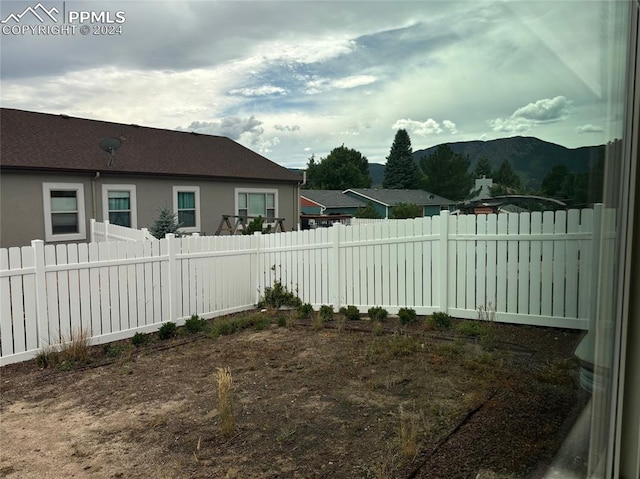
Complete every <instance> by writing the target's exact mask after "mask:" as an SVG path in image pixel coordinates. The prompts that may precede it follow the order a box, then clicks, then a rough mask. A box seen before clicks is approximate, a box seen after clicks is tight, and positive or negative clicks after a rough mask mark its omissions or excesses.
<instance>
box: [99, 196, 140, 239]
mask: <svg viewBox="0 0 640 479" xmlns="http://www.w3.org/2000/svg"><path fill="white" fill-rule="evenodd" d="M109 191H128V192H129V199H130V200H131V204H130V207H131V228H134V229H137V228H138V213H137V211H138V203H137V201H136V185H102V220H103V221H107V220H108V219H109Z"/></svg>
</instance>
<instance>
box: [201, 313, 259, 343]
mask: <svg viewBox="0 0 640 479" xmlns="http://www.w3.org/2000/svg"><path fill="white" fill-rule="evenodd" d="M270 324H271V319H270V318H269V316H267V315H266V314H262V313H259V314H252V315H250V316H243V317H239V318H222V319H218V320H216V321H214V322H213V323H212V324H211V329H210V331H209V335H210V336H211V337H212V338H218V337H220V336H229V335H231V334H234V333H237V332H239V331H242V330H244V329H249V328H253V329H254V330H255V331H262V330H264V329H266V328H267V327H269V325H270Z"/></svg>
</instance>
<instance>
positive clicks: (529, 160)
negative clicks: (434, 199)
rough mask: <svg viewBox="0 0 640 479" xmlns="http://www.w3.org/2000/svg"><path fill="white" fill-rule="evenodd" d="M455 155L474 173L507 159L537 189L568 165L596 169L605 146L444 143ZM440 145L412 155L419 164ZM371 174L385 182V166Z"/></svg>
mask: <svg viewBox="0 0 640 479" xmlns="http://www.w3.org/2000/svg"><path fill="white" fill-rule="evenodd" d="M443 144H446V145H449V147H450V148H451V149H452V150H453V151H454V152H455V153H460V154H462V155H468V156H469V159H470V160H471V170H473V168H475V165H476V163H477V162H478V160H479V159H480V158H483V157H486V158H488V159H489V162H490V163H491V168H492V169H493V170H497V169H498V168H499V167H500V165H501V164H502V162H503V161H504V160H509V162H510V163H511V166H512V168H513V169H514V170H515V171H516V173H517V174H518V175H520V178H521V179H522V182H523V184H524V185H525V186H526V187H527V188H532V189H535V188H538V187H539V186H540V184H541V183H542V179H543V178H544V177H545V176H546V175H547V173H549V171H550V170H551V169H552V168H553V167H554V166H557V165H563V166H566V167H567V169H569V170H570V171H573V172H575V173H583V172H585V171H587V170H589V169H590V168H591V167H593V166H594V165H595V164H596V162H597V160H598V159H599V158H601V157H602V156H603V155H604V152H605V146H606V145H597V146H583V147H580V148H566V147H564V146H562V145H557V144H555V143H549V142H547V141H543V140H540V139H539V138H535V137H528V136H514V137H511V138H499V139H496V140H488V141H482V140H474V141H461V142H454V143H443ZM438 146H440V145H436V146H433V147H431V148H425V149H422V150H416V151H414V152H413V159H414V160H415V161H416V162H417V163H420V159H421V158H422V157H423V156H429V155H431V153H433V152H435V150H436V149H437V148H438ZM369 172H370V173H371V177H372V179H373V184H374V185H381V184H382V180H383V179H384V165H383V164H380V163H369Z"/></svg>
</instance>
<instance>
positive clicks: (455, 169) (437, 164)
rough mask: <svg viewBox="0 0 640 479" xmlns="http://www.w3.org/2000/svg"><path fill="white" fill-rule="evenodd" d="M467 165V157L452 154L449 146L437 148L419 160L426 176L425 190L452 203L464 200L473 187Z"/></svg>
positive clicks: (468, 161) (468, 162)
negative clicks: (452, 201)
mask: <svg viewBox="0 0 640 479" xmlns="http://www.w3.org/2000/svg"><path fill="white" fill-rule="evenodd" d="M469 164H470V160H469V157H468V156H464V155H461V154H459V153H454V152H453V150H452V149H451V147H449V145H440V146H438V148H436V151H435V152H433V153H432V154H431V155H429V156H428V157H426V156H424V157H422V159H421V160H420V166H421V167H422V171H423V172H424V174H425V175H426V176H427V180H426V182H425V186H426V190H427V191H428V192H430V193H435V194H436V195H440V196H442V197H444V198H448V199H451V200H454V201H461V200H463V199H465V198H466V197H467V196H468V195H469V192H470V191H471V188H473V185H474V180H473V177H472V176H471V175H470V174H469Z"/></svg>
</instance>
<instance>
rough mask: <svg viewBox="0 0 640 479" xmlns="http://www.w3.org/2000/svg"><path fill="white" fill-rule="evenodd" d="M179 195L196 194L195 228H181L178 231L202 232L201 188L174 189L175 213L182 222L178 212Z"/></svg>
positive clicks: (178, 187) (183, 187)
mask: <svg viewBox="0 0 640 479" xmlns="http://www.w3.org/2000/svg"><path fill="white" fill-rule="evenodd" d="M178 193H195V204H196V206H195V219H196V224H195V226H184V227H183V226H181V227H180V228H179V229H178V231H180V233H199V232H200V225H201V223H200V187H199V186H174V187H173V212H174V214H175V215H176V216H177V221H178V223H179V222H180V214H179V211H178Z"/></svg>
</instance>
